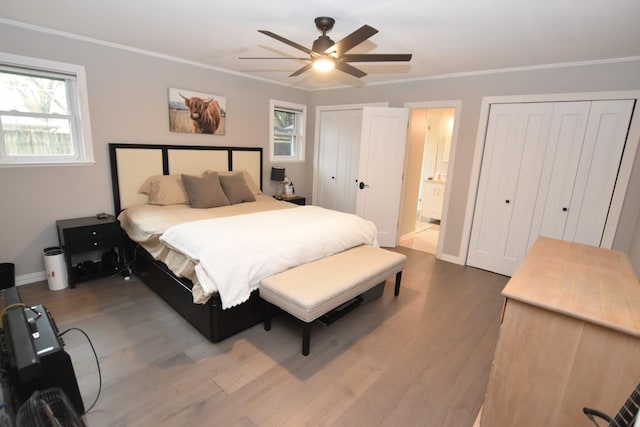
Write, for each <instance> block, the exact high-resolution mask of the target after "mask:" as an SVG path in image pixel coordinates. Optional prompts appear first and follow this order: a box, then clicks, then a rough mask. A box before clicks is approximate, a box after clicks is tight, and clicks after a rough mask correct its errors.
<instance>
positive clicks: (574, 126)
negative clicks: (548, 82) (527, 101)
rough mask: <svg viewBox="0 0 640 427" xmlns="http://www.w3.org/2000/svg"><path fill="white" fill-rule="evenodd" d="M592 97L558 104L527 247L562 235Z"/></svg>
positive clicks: (554, 113)
mask: <svg viewBox="0 0 640 427" xmlns="http://www.w3.org/2000/svg"><path fill="white" fill-rule="evenodd" d="M590 107H591V102H590V101H584V102H561V103H557V104H556V105H555V106H554V110H553V118H552V121H551V131H550V132H549V141H548V143H547V152H546V155H545V163H544V167H543V169H542V176H541V179H540V186H539V189H538V194H537V196H536V200H537V203H536V206H535V211H534V214H533V221H532V224H531V229H530V231H529V242H528V244H527V251H528V250H529V249H531V246H533V244H534V243H535V241H536V239H537V238H538V236H545V237H551V238H554V239H562V237H563V235H564V229H565V225H566V222H567V210H568V206H569V204H570V203H571V195H572V193H573V187H574V182H575V176H576V173H577V171H578V162H579V160H580V152H581V150H582V143H583V141H584V133H585V130H586V127H587V119H588V117H589V109H590Z"/></svg>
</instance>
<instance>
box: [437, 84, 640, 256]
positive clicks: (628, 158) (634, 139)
mask: <svg viewBox="0 0 640 427" xmlns="http://www.w3.org/2000/svg"><path fill="white" fill-rule="evenodd" d="M605 99H636V100H640V90H628V91H612V92H579V93H558V94H541V95H510V96H487V97H483V98H482V107H481V109H480V115H479V119H478V134H477V137H476V148H475V152H474V155H473V165H472V168H471V176H470V181H469V193H468V198H467V209H466V212H465V218H464V225H463V229H462V237H461V238H462V241H461V242H460V257H461V258H462V259H463V260H464V262H463V264H466V263H467V257H468V250H469V241H470V239H471V224H472V221H473V214H474V210H475V204H476V197H477V194H478V183H479V181H480V167H481V165H482V153H483V151H484V141H485V137H486V131H487V123H488V121H489V108H490V106H491V104H505V103H506V104H513V103H520V102H555V101H597V100H605ZM639 142H640V108H638V104H636V108H635V111H634V112H633V115H632V117H631V127H630V128H629V134H628V136H627V143H626V146H625V150H624V153H623V155H622V161H621V162H620V170H619V172H618V179H617V181H616V187H615V189H614V192H613V197H612V199H611V209H610V213H609V217H608V218H607V224H606V225H605V230H604V235H603V238H602V245H603V247H611V246H612V244H613V239H614V237H615V233H616V230H617V228H618V223H619V220H620V214H621V212H622V205H623V202H624V197H625V194H626V192H627V187H628V186H629V179H630V177H631V171H632V168H633V162H634V160H635V157H636V151H637V149H638V143H639ZM438 246H439V245H438Z"/></svg>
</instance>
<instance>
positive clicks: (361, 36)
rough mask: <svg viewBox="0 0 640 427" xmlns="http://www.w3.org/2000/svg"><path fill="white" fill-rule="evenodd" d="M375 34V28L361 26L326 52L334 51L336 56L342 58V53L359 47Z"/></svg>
mask: <svg viewBox="0 0 640 427" xmlns="http://www.w3.org/2000/svg"><path fill="white" fill-rule="evenodd" d="M377 32H378V30H376V29H375V28H373V27H370V26H369V25H363V26H362V27H360V28H358V29H357V30H355V31H354V32H353V33H351V34H349V35H348V36H347V37H345V38H343V39H342V40H340V41H339V42H338V43H336V44H334V45H333V46H331V47H330V48H329V49H327V50H328V51H335V52H336V53H337V54H338V56H342V54H343V53H344V52H347V51H348V50H349V49H351V48H353V47H355V46H357V45H359V44H360V43H362V42H363V41H365V40H366V39H368V38H369V37H371V36H372V35H374V34H376V33H377ZM327 53H329V52H327Z"/></svg>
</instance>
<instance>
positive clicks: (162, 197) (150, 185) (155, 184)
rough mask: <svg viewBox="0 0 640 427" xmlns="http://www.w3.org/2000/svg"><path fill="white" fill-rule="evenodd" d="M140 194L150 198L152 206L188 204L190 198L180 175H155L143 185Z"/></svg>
mask: <svg viewBox="0 0 640 427" xmlns="http://www.w3.org/2000/svg"><path fill="white" fill-rule="evenodd" d="M138 191H139V192H140V193H143V194H147V195H148V196H149V200H148V203H150V204H152V205H179V204H188V203H189V196H188V195H187V191H186V190H185V188H184V185H183V184H182V178H181V177H180V175H154V176H152V177H149V178H147V180H146V181H145V182H144V183H143V184H142V186H141V187H140V190H138Z"/></svg>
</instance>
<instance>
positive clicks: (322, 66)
mask: <svg viewBox="0 0 640 427" xmlns="http://www.w3.org/2000/svg"><path fill="white" fill-rule="evenodd" d="M335 66H336V64H335V62H334V61H333V59H332V58H328V57H322V58H318V59H315V60H314V61H313V69H314V70H318V71H322V72H326V71H331V70H333V69H334V68H335Z"/></svg>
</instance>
